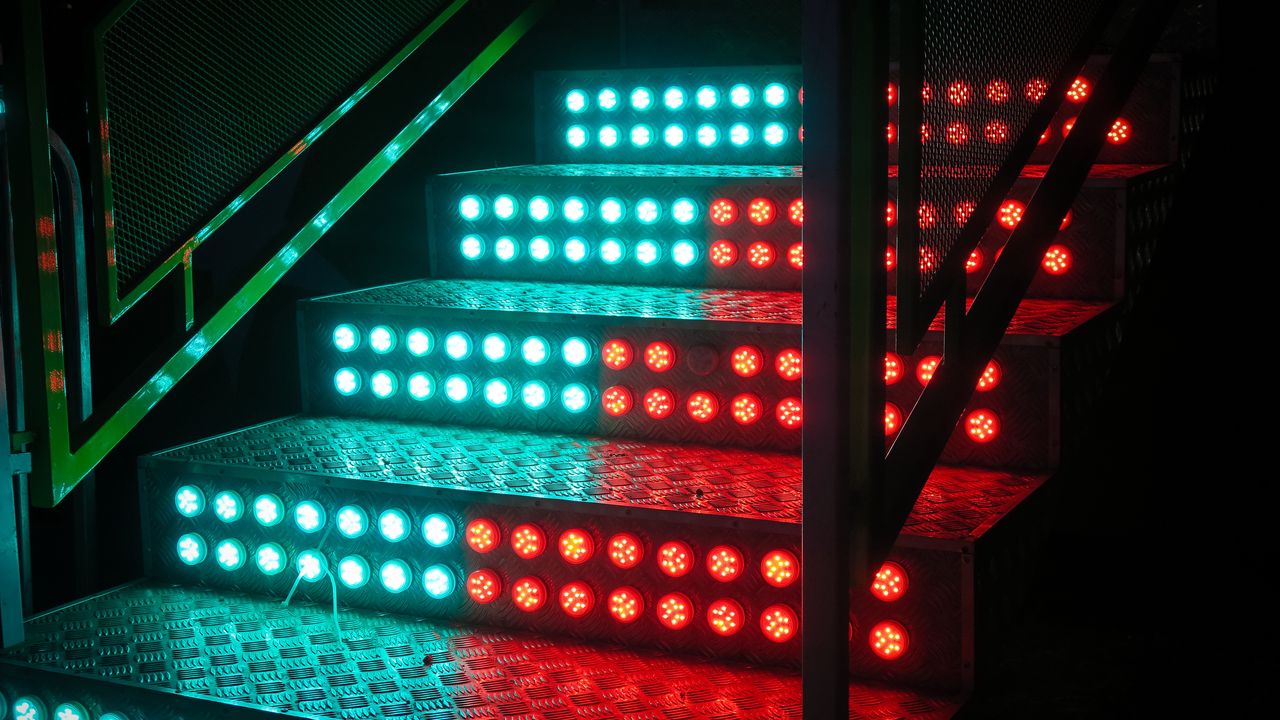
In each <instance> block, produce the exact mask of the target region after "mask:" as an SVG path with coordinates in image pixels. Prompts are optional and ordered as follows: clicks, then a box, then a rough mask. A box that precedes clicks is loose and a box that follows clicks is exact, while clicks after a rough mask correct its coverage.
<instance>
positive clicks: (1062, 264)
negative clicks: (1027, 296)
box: [1040, 245, 1071, 275]
mask: <svg viewBox="0 0 1280 720" xmlns="http://www.w3.org/2000/svg"><path fill="white" fill-rule="evenodd" d="M1040 265H1041V267H1043V268H1044V271H1045V272H1047V273H1049V274H1050V275H1065V274H1066V273H1067V271H1068V270H1070V269H1071V251H1070V250H1068V249H1067V246H1066V245H1050V246H1049V249H1048V250H1047V251H1045V254H1044V261H1043V262H1042V263H1040Z"/></svg>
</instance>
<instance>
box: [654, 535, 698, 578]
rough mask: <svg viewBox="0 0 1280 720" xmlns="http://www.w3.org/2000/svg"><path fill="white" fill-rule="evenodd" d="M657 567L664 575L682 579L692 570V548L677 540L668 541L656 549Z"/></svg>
mask: <svg viewBox="0 0 1280 720" xmlns="http://www.w3.org/2000/svg"><path fill="white" fill-rule="evenodd" d="M658 567H659V568H661V569H662V572H663V573H665V574H666V575H668V576H670V577H673V578H677V577H684V576H685V575H688V574H689V571H690V570H693V548H691V547H689V544H688V543H685V542H681V541H679V540H668V541H667V542H664V543H662V546H661V547H659V548H658Z"/></svg>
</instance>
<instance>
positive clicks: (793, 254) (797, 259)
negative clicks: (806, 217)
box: [787, 243, 804, 270]
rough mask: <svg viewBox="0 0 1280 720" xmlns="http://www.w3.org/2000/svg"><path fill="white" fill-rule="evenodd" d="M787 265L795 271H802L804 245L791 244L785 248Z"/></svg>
mask: <svg viewBox="0 0 1280 720" xmlns="http://www.w3.org/2000/svg"><path fill="white" fill-rule="evenodd" d="M787 263H789V264H790V265H791V267H793V268H795V269H796V270H803V269H804V243H792V244H791V247H789V248H787Z"/></svg>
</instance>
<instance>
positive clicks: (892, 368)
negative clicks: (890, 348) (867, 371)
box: [884, 352, 903, 385]
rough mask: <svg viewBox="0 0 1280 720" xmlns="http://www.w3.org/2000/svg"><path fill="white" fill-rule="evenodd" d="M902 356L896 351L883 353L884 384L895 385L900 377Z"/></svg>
mask: <svg viewBox="0 0 1280 720" xmlns="http://www.w3.org/2000/svg"><path fill="white" fill-rule="evenodd" d="M902 373H903V369H902V357H901V356H899V355H898V354H897V353H892V352H887V353H885V354H884V384H885V385H895V384H897V382H898V381H899V380H901V379H902Z"/></svg>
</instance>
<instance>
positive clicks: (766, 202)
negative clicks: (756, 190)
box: [747, 198, 778, 225]
mask: <svg viewBox="0 0 1280 720" xmlns="http://www.w3.org/2000/svg"><path fill="white" fill-rule="evenodd" d="M777 215H778V207H777V206H776V205H774V204H773V201H772V200H770V199H769V198H756V199H755V200H752V201H751V203H750V204H749V205H747V219H748V220H750V221H751V224H752V225H768V224H769V223H771V222H773V219H774V218H775V217H777Z"/></svg>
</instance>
